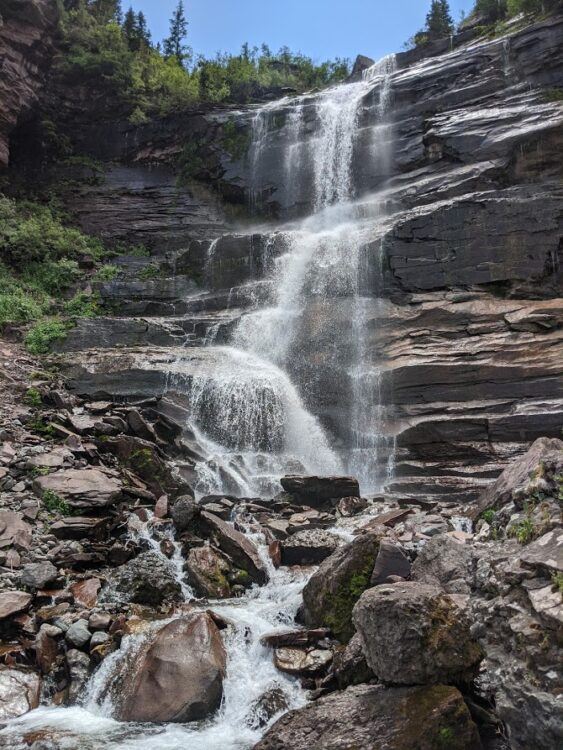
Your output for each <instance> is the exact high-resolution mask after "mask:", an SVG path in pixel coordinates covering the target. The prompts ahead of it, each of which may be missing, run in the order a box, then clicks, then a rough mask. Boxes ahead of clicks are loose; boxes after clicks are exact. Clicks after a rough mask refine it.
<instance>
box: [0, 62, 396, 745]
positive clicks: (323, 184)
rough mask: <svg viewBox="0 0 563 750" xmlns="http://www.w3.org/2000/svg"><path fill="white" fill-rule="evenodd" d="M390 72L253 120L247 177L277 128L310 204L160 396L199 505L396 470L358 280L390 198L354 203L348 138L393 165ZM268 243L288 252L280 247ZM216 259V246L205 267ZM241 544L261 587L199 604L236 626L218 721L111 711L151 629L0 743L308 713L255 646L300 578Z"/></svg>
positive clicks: (242, 724) (181, 739) (258, 166)
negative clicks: (332, 409)
mask: <svg viewBox="0 0 563 750" xmlns="http://www.w3.org/2000/svg"><path fill="white" fill-rule="evenodd" d="M393 72H394V59H393V58H385V59H384V60H383V61H382V62H381V63H378V64H377V65H375V66H374V67H373V68H372V69H370V70H368V71H366V73H365V74H364V76H363V79H362V80H361V81H359V82H357V83H352V84H348V85H342V86H336V87H334V88H331V89H329V90H327V91H323V92H320V93H317V94H312V95H308V96H302V97H296V98H293V99H284V100H282V101H280V102H275V103H273V104H269V105H267V106H265V107H263V108H261V109H259V110H258V111H257V112H256V113H255V116H254V120H253V126H252V133H253V141H252V146H251V149H250V153H249V157H248V158H249V164H250V169H251V172H252V174H253V184H256V185H260V184H261V182H262V181H263V178H264V175H265V174H266V172H267V158H268V153H269V149H270V147H271V142H272V139H278V140H279V138H280V126H279V123H280V121H281V120H283V125H282V127H281V131H282V136H281V137H282V142H283V149H282V153H283V173H284V175H285V179H286V181H287V184H286V186H285V189H286V198H287V197H288V196H290V197H291V194H292V191H294V193H295V194H294V196H293V198H294V200H295V202H296V204H299V203H300V201H301V199H302V195H303V186H306V189H307V190H308V191H309V193H310V198H311V200H310V206H311V211H310V215H309V216H307V217H305V218H302V219H298V220H295V219H294V220H291V221H288V222H287V223H286V224H285V225H284V226H282V227H279V226H278V227H276V228H275V229H274V230H271V232H270V235H271V241H269V242H267V243H266V245H265V247H266V252H268V253H270V255H269V257H268V262H267V269H268V280H269V282H270V283H269V285H268V289H269V290H270V291H269V292H268V293H267V296H266V299H265V300H264V295H257V297H256V302H255V304H254V305H252V306H251V307H250V309H249V310H248V311H247V312H246V313H245V314H244V315H243V316H242V317H241V318H240V321H239V322H238V324H237V326H236V327H235V329H234V331H233V333H232V335H231V338H230V341H229V343H228V345H225V346H217V345H216V335H217V331H216V330H215V331H214V332H213V333H211V334H210V335H209V336H208V337H207V338H206V340H205V345H206V352H207V354H208V355H209V357H208V358H207V361H208V363H210V364H208V367H207V369H206V368H204V367H202V368H201V370H200V371H198V372H196V373H195V374H194V373H193V372H190V374H189V375H188V374H187V373H188V368H187V367H184V366H183V363H182V358H183V357H186V358H187V357H189V356H190V353H189V351H188V348H186V350H185V353H182V355H181V356H180V358H179V360H178V361H177V362H175V363H174V367H173V370H174V372H173V373H171V376H170V388H171V389H181V390H183V391H184V392H187V393H188V396H189V402H190V404H191V408H192V425H191V427H192V431H193V434H194V435H195V438H196V440H197V443H198V445H199V446H200V448H201V450H202V459H201V461H199V462H197V463H196V474H197V486H196V488H195V489H196V491H197V493H198V495H199V496H201V495H203V494H206V493H211V492H229V493H230V494H238V495H241V496H247V497H248V496H252V495H260V496H262V497H268V496H272V495H273V494H274V493H275V492H277V491H278V490H279V478H280V475H282V474H284V473H287V472H303V473H318V474H334V473H340V472H342V471H349V472H351V473H354V474H355V475H357V476H358V477H359V478H360V480H361V484H362V489H363V490H364V492H366V491H370V490H378V489H380V488H381V487H382V486H384V485H385V483H386V482H387V481H388V479H389V477H390V476H391V474H392V470H393V455H394V445H393V441H392V438H390V437H389V436H386V435H384V434H383V425H384V423H385V407H384V405H383V397H382V369H381V367H380V365H379V363H378V362H377V361H375V360H374V357H373V351H372V350H373V345H372V344H370V336H371V335H372V331H373V329H374V328H376V327H377V315H378V303H377V300H376V299H374V297H373V295H370V294H368V293H366V292H365V291H364V286H365V285H364V283H363V282H364V277H365V273H366V252H367V250H366V248H373V246H374V241H375V242H376V245H377V237H378V235H379V234H381V225H382V222H383V221H384V217H385V201H384V200H383V198H382V196H383V194H380V195H376V196H375V197H372V199H371V200H369V201H366V200H364V201H363V202H362V200H359V201H357V202H356V200H355V199H356V198H361V196H358V193H357V189H356V185H355V182H354V179H353V165H354V159H355V158H356V157H357V153H356V151H357V144H358V138H364V139H365V138H366V137H367V138H368V139H369V141H370V143H371V144H372V148H370V149H369V151H368V153H369V154H371V157H370V158H371V159H373V165H372V166H373V169H374V170H376V169H381V168H385V164H386V163H387V162H388V161H389V159H390V150H389V144H390V142H391V140H392V138H391V133H392V125H391V124H390V123H389V122H387V119H386V118H387V115H388V112H389V110H390V107H391V103H392V76H393ZM376 94H377V96H375V95H376ZM374 97H375V98H374ZM366 113H367V115H369V117H368V118H367V120H368V122H369V125H368V126H366V124H365V123H366ZM282 115H283V116H282ZM370 118H371V119H370ZM368 166H369V165H368ZM262 199H263V191H259V190H257V191H255V192H253V194H252V195H251V202H252V204H253V206H255V207H258V206H259V205H260V201H261V200H262ZM274 246H275V247H282V248H283V249H282V252H280V253H278V254H276V253H275V252H274V251H273V248H274ZM378 247H379V246H378ZM217 252H218V244H217V242H214V243H212V245H211V247H210V251H209V257H208V263H209V264H210V265H211V264H212V263H213V262H214V259H215V254H216V253H217ZM369 252H371V253H373V249H371V250H370V251H369ZM377 253H379V250H377ZM370 262H371V264H372V266H373V261H370ZM375 265H376V267H377V258H376V264H375ZM249 294H250V295H251V294H252V293H251V292H249ZM331 389H332V390H333V391H334V392H335V393H336V399H335V398H334V393H331V394H330V399H329V400H332V401H335V400H336V401H337V402H338V403H339V411H338V412H337V413H336V414H331V413H329V412H328V410H327V409H326V408H325V406H326V404H325V402H326V398H325V395H326V392H327V391H330V390H331ZM364 520H365V519H364ZM356 522H358V521H356ZM351 530H352V529H351V526H350V523H348V524H347V525H344V526H342V527H339V528H338V529H337V533H338V534H339V535H340V536H342V537H343V538H344V539H349V538H351ZM130 533H131V534H132V536H133V538H134V540H135V541H137V542H142V543H143V544H144V545H146V546H148V547H149V548H150V549H152V550H154V551H155V552H157V553H158V554H161V555H162V551H161V547H160V542H161V540H162V538H165V539H167V541H168V542H169V543H170V544H171V545H172V550H173V552H172V555H171V557H170V558H168V557H165V558H164V559H165V560H166V564H167V565H168V566H169V567H170V568H171V570H172V571H173V573H174V575H175V576H176V578H177V580H178V581H179V582H180V584H181V587H182V592H183V596H184V600H185V602H192V606H195V607H196V608H197V607H198V606H200V605H199V604H198V603H197V601H195V602H194V601H193V599H194V597H193V592H192V591H191V589H190V588H189V586H188V585H187V583H186V581H185V580H184V573H183V559H182V556H181V551H180V547H179V545H178V544H177V543H176V541H175V538H174V536H173V533H172V531H171V530H169V528H168V527H166V526H163V527H161V524H159V523H158V522H157V520H156V519H154V518H153V517H152V516H150V515H149V517H148V520H146V521H141V520H139V518H137V517H136V516H135V517H134V518H133V517H132V518H131V523H130ZM248 536H249V537H250V538H251V539H252V540H253V541H254V542H255V543H256V545H257V548H258V549H259V551H260V555H261V557H262V559H263V562H264V564H265V565H266V566H267V569H268V572H269V581H268V583H267V584H265V585H264V586H261V587H260V586H256V585H255V586H254V587H252V588H251V589H250V590H248V591H247V593H246V595H245V596H243V597H241V598H238V599H232V600H226V601H225V600H223V601H218V602H210V603H207V602H206V603H205V604H204V605H202V606H203V607H204V608H207V607H212V609H213V610H214V611H215V612H216V613H217V614H219V615H221V616H223V617H224V618H226V619H227V620H228V621H229V622H231V623H232V624H231V625H230V626H229V627H228V628H227V629H226V630H225V631H224V642H225V646H226V650H227V673H226V677H225V681H224V695H223V701H222V704H221V707H220V709H219V710H218V711H217V712H216V713H215V714H214V715H213V716H211V717H210V718H209V719H208V720H206V721H204V722H197V723H193V724H187V725H180V724H168V725H153V724H133V723H129V724H127V723H123V722H118V721H117V720H116V719H115V718H114V716H115V711H116V706H117V704H118V703H119V696H120V692H121V690H122V686H123V685H124V684H126V682H127V679H130V676H131V670H132V669H134V664H135V659H136V655H137V654H138V652H139V649H141V648H142V647H143V645H144V644H146V642H147V641H148V640H150V639H151V638H152V637H153V635H154V633H155V631H156V630H157V629H158V628H159V627H161V626H162V625H163V624H164V622H165V621H162V620H160V621H156V622H153V623H151V624H148V625H147V627H145V628H144V629H143V630H142V632H139V633H135V634H132V635H129V636H127V637H125V638H124V639H123V641H122V644H121V648H120V649H119V650H118V651H116V652H114V653H113V654H111V655H110V656H108V657H107V658H106V659H105V660H104V662H102V665H101V666H100V667H99V668H98V670H97V671H96V672H95V673H94V674H93V676H92V677H91V678H90V680H89V682H88V684H87V686H86V689H85V692H84V695H83V696H82V699H81V700H80V701H79V705H76V706H73V707H64V708H63V707H41V708H39V709H37V710H35V711H32V712H30V713H29V714H27V715H24V716H23V717H21V718H20V719H17V720H15V721H13V722H10V724H9V725H8V726H7V727H6V728H5V729H3V730H0V745H1V744H2V742H3V743H4V744H3V746H5V747H9V748H13V750H20V749H23V748H25V747H27V745H26V744H25V742H24V741H23V740H22V736H23V735H24V734H25V733H26V732H31V731H34V730H48V732H52V736H53V742H54V743H55V745H54V746H55V747H56V748H57V749H60V750H66V749H67V748H68V750H71V748H72V750H78V749H80V750H102V749H103V750H129V748H131V750H133V749H134V750H149V749H150V750H153V748H159V750H180V749H182V750H183V749H185V748H188V749H189V750H248V748H251V747H252V746H253V744H254V743H256V742H257V741H258V740H259V739H260V737H261V736H262V734H263V732H264V731H265V726H266V725H268V724H269V723H271V721H273V720H275V718H276V717H275V716H274V717H270V718H265V717H263V716H262V717H261V716H260V709H259V705H260V704H259V702H260V700H261V699H262V698H263V697H264V695H265V694H267V693H268V692H269V691H272V690H275V691H276V692H277V694H278V696H282V703H283V708H281V709H280V710H288V709H291V708H296V707H299V706H302V705H303V704H304V703H305V702H306V700H307V697H306V693H305V691H304V690H303V689H302V688H301V686H300V684H299V682H298V681H297V680H296V679H293V678H291V677H289V676H287V675H284V674H283V673H281V672H279V671H278V670H277V669H276V668H275V666H274V664H273V660H272V653H271V650H270V649H268V648H266V647H264V646H263V645H262V644H261V641H260V638H261V637H262V636H263V635H264V634H266V633H271V632H273V631H276V630H283V629H287V628H288V627H293V626H294V618H295V614H296V612H297V608H298V606H299V604H300V602H301V590H302V588H303V586H304V585H305V583H306V580H307V577H308V575H310V571H309V572H308V573H306V572H303V571H295V570H289V569H287V568H280V569H275V568H274V567H273V565H272V563H271V561H270V558H269V555H268V551H267V547H266V544H265V542H264V540H263V539H262V538H261V537H260V535H256V534H255V533H252V532H250V531H249V532H248ZM163 557H164V555H163ZM182 611H183V610H182V608H180V609H179V611H178V612H177V613H176V614H175V615H173V617H176V616H179V615H181V614H182ZM184 611H185V610H184ZM278 715H279V714H278Z"/></svg>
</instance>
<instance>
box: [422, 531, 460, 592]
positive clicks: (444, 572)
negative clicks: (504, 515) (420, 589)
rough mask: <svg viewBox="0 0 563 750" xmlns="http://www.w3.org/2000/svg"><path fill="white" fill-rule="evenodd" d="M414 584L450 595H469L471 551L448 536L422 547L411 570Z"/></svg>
mask: <svg viewBox="0 0 563 750" xmlns="http://www.w3.org/2000/svg"><path fill="white" fill-rule="evenodd" d="M412 577H413V579H414V580H415V581H421V582H423V583H430V584H433V585H437V586H441V587H442V588H443V589H444V591H447V592H449V593H452V594H457V593H465V594H468V593H469V591H470V585H469V584H470V581H471V548H470V547H469V546H468V545H465V544H462V543H461V542H457V541H456V540H455V539H454V538H453V537H451V536H449V534H440V535H438V536H435V537H433V538H432V539H430V540H429V541H428V542H426V543H425V544H424V546H423V547H422V549H421V550H420V552H419V554H418V557H417V558H416V560H415V561H414V563H413V566H412Z"/></svg>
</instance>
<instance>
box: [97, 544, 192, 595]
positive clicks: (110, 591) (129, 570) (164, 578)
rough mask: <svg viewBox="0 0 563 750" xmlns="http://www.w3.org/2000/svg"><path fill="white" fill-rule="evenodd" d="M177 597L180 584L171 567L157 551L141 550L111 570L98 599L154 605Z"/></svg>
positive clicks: (179, 593) (179, 592) (179, 591)
mask: <svg viewBox="0 0 563 750" xmlns="http://www.w3.org/2000/svg"><path fill="white" fill-rule="evenodd" d="M180 598H181V588H180V584H179V583H178V581H177V580H176V579H175V577H174V574H173V572H172V570H171V568H170V567H169V566H168V565H167V564H166V562H165V561H164V560H163V559H162V557H161V556H160V555H158V554H157V553H156V552H143V553H142V554H140V555H138V556H137V557H135V558H134V559H133V560H130V561H129V562H127V563H125V565H121V566H120V567H118V568H116V569H115V570H114V571H113V572H112V573H111V575H110V576H109V577H108V582H107V584H106V586H105V587H104V590H103V591H102V595H101V597H100V600H102V601H114V600H117V601H123V602H133V603H136V604H148V605H150V606H153V607H156V606H159V605H160V604H162V603H163V602H165V601H167V600H174V599H180Z"/></svg>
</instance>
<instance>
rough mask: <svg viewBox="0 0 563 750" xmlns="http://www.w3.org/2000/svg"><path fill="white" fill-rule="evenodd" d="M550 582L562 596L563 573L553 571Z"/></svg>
mask: <svg viewBox="0 0 563 750" xmlns="http://www.w3.org/2000/svg"><path fill="white" fill-rule="evenodd" d="M551 582H552V583H553V586H554V587H555V588H556V589H557V591H559V593H560V594H561V595H562V596H563V573H554V574H553V575H552V577H551Z"/></svg>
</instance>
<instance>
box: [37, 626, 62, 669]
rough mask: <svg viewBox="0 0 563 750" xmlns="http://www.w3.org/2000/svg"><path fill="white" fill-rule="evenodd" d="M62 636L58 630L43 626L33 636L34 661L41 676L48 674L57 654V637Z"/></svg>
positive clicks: (53, 627)
mask: <svg viewBox="0 0 563 750" xmlns="http://www.w3.org/2000/svg"><path fill="white" fill-rule="evenodd" d="M61 634H62V631H61V630H60V628H57V627H56V626H54V625H47V624H43V625H41V627H40V628H39V632H38V633H37V635H36V636H35V643H34V647H35V661H36V663H37V666H38V667H39V669H40V670H41V672H42V674H49V672H50V671H51V668H52V667H53V665H54V664H55V662H56V660H57V656H58V652H59V646H58V642H57V637H58V636H60V635H61Z"/></svg>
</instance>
